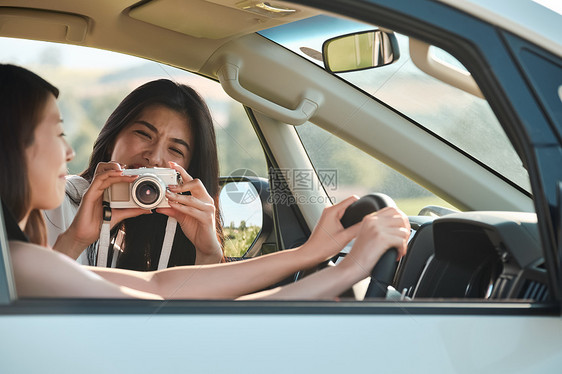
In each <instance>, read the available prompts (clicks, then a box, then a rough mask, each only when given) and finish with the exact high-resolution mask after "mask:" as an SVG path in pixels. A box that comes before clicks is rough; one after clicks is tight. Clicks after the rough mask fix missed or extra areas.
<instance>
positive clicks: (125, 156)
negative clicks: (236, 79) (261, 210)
mask: <svg viewBox="0 0 562 374" xmlns="http://www.w3.org/2000/svg"><path fill="white" fill-rule="evenodd" d="M122 167H126V168H132V169H136V168H140V167H145V168H153V167H160V168H166V167H169V168H174V169H175V170H176V171H177V172H178V173H179V174H180V175H181V177H182V180H183V183H182V184H181V185H179V186H177V187H174V186H169V187H168V192H167V196H166V198H167V200H168V201H170V202H171V203H170V207H169V208H159V209H156V211H155V212H154V214H147V213H150V211H147V210H143V209H139V208H127V209H113V212H112V217H111V226H112V227H113V229H112V233H111V238H110V240H106V239H105V238H107V237H108V236H109V235H110V234H109V233H108V232H106V231H109V227H106V226H105V225H104V226H103V228H102V233H101V235H102V237H103V238H104V241H102V242H99V243H98V242H97V240H98V238H99V235H100V231H99V222H100V220H101V212H102V201H101V195H100V194H98V195H97V196H96V198H93V197H91V196H92V194H94V192H93V190H94V189H101V192H103V190H105V189H106V188H108V187H109V186H111V185H113V184H115V183H123V182H126V183H130V182H132V181H133V180H134V177H123V176H121V175H118V174H115V173H116V172H120V171H121V168H122ZM81 176H82V178H84V179H85V182H86V183H83V182H82V181H81V180H80V179H79V178H78V177H77V178H74V181H72V180H71V181H70V182H69V183H70V184H71V185H70V186H69V187H70V188H69V190H70V192H69V194H68V196H67V199H66V200H65V204H64V205H63V206H61V207H60V208H59V209H57V210H56V211H54V212H47V213H46V214H47V217H48V221H49V222H59V225H57V226H55V225H50V226H49V227H50V234H51V241H54V240H55V239H56V241H54V244H53V248H55V249H57V250H59V251H61V252H63V253H66V254H68V255H70V256H71V257H73V258H77V257H78V256H79V255H80V254H81V253H82V252H83V251H84V249H86V247H87V251H86V253H84V256H85V257H86V258H87V262H86V264H89V265H97V266H102V267H105V266H113V267H120V268H126V269H132V270H155V269H157V268H165V267H168V266H177V265H191V264H194V263H195V264H204V263H217V262H219V261H220V259H221V258H222V251H221V244H222V243H221V242H222V226H221V224H220V222H221V220H220V210H219V209H218V157H217V148H216V140H215V133H214V127H213V125H212V119H211V114H210V112H209V109H208V108H207V106H206V105H205V103H204V101H203V100H202V99H201V97H200V96H199V95H198V94H197V93H196V92H195V91H194V90H193V89H192V88H190V87H188V86H186V85H182V84H178V83H175V82H172V81H170V80H166V79H160V80H155V81H152V82H148V83H146V84H144V85H142V86H140V87H138V88H137V89H135V90H134V91H133V92H131V93H130V94H129V95H127V97H125V99H123V101H122V102H121V103H120V104H119V105H118V106H117V108H116V109H115V111H114V112H113V113H112V114H111V115H110V116H109V119H108V120H107V122H106V124H105V126H104V127H103V128H102V130H101V131H100V135H99V136H98V139H97V140H96V142H95V144H94V150H93V153H92V156H91V157H90V163H89V165H88V167H87V168H86V170H85V171H84V172H83V173H82V175H81ZM88 184H91V187H89V188H88V190H85V188H86V187H87V186H88ZM76 188H79V189H80V190H81V191H79V192H78V193H77V194H76V193H75V190H76ZM188 191H189V195H185V196H184V195H182V193H185V192H188ZM72 195H76V196H74V197H73V196H72ZM82 195H83V197H82ZM74 215H75V217H74ZM65 223H67V224H65ZM176 223H177V224H178V225H177V227H176ZM104 230H106V231H104ZM110 242H111V248H112V250H111V251H110V254H109V256H108V258H107V259H106V256H105V254H104V253H105V251H107V250H108V249H106V248H105V246H106V245H109V244H110ZM92 243H94V244H93V245H92ZM100 245H103V247H104V248H100ZM163 253H165V254H166V257H163V258H168V256H169V260H168V261H164V262H162V261H160V257H161V256H164V254H163ZM168 254H169V255H168ZM84 256H83V257H84ZM100 256H101V257H100ZM106 261H107V262H106Z"/></svg>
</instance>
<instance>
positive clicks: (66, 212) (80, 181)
mask: <svg viewBox="0 0 562 374" xmlns="http://www.w3.org/2000/svg"><path fill="white" fill-rule="evenodd" d="M89 186H90V184H89V183H88V181H87V180H85V179H84V178H82V177H80V176H78V175H70V176H68V177H67V178H66V194H65V195H64V201H63V202H62V204H61V206H59V207H58V208H56V209H53V210H46V211H44V212H43V214H44V217H45V223H46V224H47V241H48V243H49V245H50V246H51V247H52V246H53V245H54V244H55V242H56V241H57V238H58V236H59V235H60V234H62V233H63V232H65V231H66V230H67V229H68V227H69V226H70V224H71V223H72V220H74V217H75V216H76V212H77V211H78V207H79V206H80V201H82V196H84V193H85V192H86V190H87V189H88V187H89ZM76 261H77V262H78V263H80V264H82V265H91V264H89V263H88V256H87V253H86V250H84V251H83V252H82V253H81V254H80V256H78V258H77V259H76Z"/></svg>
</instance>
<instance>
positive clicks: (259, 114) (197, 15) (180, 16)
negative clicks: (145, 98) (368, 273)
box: [0, 0, 562, 373]
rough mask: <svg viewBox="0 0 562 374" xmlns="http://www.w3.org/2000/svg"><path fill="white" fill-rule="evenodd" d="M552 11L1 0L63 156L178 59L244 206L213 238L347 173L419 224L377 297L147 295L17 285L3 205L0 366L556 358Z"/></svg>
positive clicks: (277, 229) (484, 4) (559, 103)
mask: <svg viewBox="0 0 562 374" xmlns="http://www.w3.org/2000/svg"><path fill="white" fill-rule="evenodd" d="M561 25H562V9H561V7H560V4H559V2H557V1H550V2H548V1H541V2H539V1H536V2H534V1H529V0H516V1H508V0H497V1H493V2H492V1H484V0H470V1H469V0H455V1H453V0H442V1H437V0H433V1H432V0H371V1H356V0H347V1H343V0H341V1H340V0H331V1H314V0H303V1H294V2H281V1H276V0H275V1H268V2H261V1H259V0H247V1H241V0H148V1H139V2H135V1H127V0H102V1H95V2H94V1H66V0H50V1H48V2H46V1H40V0H27V1H17V0H0V63H4V62H12V63H18V64H20V65H23V66H26V67H28V68H30V69H31V70H33V71H35V72H36V73H38V74H39V75H41V76H44V77H45V78H47V79H48V80H49V81H51V82H52V83H53V84H55V85H56V86H59V87H61V89H62V96H61V98H60V100H59V101H60V105H61V111H62V112H63V115H64V117H65V123H66V125H67V126H68V127H69V129H68V130H67V131H68V133H69V134H68V135H69V139H70V141H71V143H72V144H73V146H74V148H75V149H76V150H77V157H76V160H75V161H74V162H73V163H72V164H71V165H70V167H71V172H75V173H77V172H79V171H80V170H81V168H82V167H84V165H85V162H86V160H87V156H88V151H89V149H90V148H91V141H92V137H95V135H96V131H97V128H96V127H95V126H98V128H99V126H101V124H103V122H104V121H105V118H106V117H107V115H108V114H109V111H111V109H112V108H114V107H115V105H116V104H117V103H118V102H119V101H120V99H121V98H122V97H123V96H124V94H125V93H127V92H128V91H130V90H131V89H132V88H134V87H136V86H137V85H139V84H140V83H141V82H143V81H146V80H150V79H153V78H154V77H162V76H164V77H172V78H174V79H177V80H182V81H186V82H189V84H191V85H193V86H194V87H196V88H197V90H198V91H199V92H201V93H202V95H203V96H204V97H205V99H206V100H207V101H208V102H209V105H210V107H211V109H212V111H213V116H214V119H215V125H216V128H217V134H218V135H217V136H218V142H219V151H220V152H221V154H220V158H219V159H220V163H221V173H222V175H223V176H224V179H223V183H224V185H225V187H224V188H223V192H224V193H223V194H222V196H221V206H222V210H223V216H224V221H225V227H226V226H230V227H231V228H232V229H233V231H236V230H239V229H240V230H241V229H242V226H244V229H245V228H246V226H252V227H254V228H255V227H257V229H256V230H255V231H254V233H255V235H254V236H253V237H252V239H251V240H250V241H249V242H248V244H247V245H245V246H244V247H243V248H240V247H239V243H238V244H236V245H234V244H232V243H231V247H228V243H227V249H228V250H229V251H230V252H228V255H229V257H232V258H233V259H236V260H244V259H246V258H250V257H254V256H259V255H261V254H263V253H268V252H273V251H281V250H284V249H287V248H292V247H294V246H296V245H299V244H301V243H302V242H304V241H305V240H306V238H307V237H308V235H309V234H310V232H311V230H312V228H313V227H314V226H315V224H316V222H317V221H318V219H319V217H320V214H321V212H322V210H323V208H324V207H326V206H329V205H330V204H331V203H332V202H333V201H339V200H340V199H342V198H343V197H345V196H348V195H350V194H357V195H359V196H362V195H367V194H370V193H376V192H382V193H384V194H386V195H388V196H390V197H392V198H393V199H394V201H395V202H396V204H397V205H398V207H400V208H402V209H403V210H404V211H405V212H406V213H407V214H408V215H409V216H410V222H411V225H412V235H411V239H410V242H409V248H408V254H407V255H406V256H405V257H404V258H403V259H402V260H401V261H400V263H399V264H398V267H397V269H393V268H390V267H388V269H385V270H388V271H390V276H389V279H387V280H386V281H388V283H389V284H390V286H392V287H391V288H389V289H388V290H387V292H386V297H384V296H385V294H384V293H383V294H382V295H373V294H371V293H370V291H366V290H365V286H366V284H368V282H369V279H367V280H366V281H364V282H361V283H359V284H357V285H356V286H355V287H354V288H353V289H351V290H349V291H348V292H347V293H346V294H344V295H342V296H341V298H339V299H338V300H332V301H329V300H319V301H282V302H281V301H276V302H271V301H270V302H264V301H230V300H221V301H216V300H214V301H211V300H174V301H166V302H158V301H149V300H100V299H19V298H18V295H17V294H16V292H15V288H14V281H13V277H12V271H11V263H10V256H9V250H8V248H7V246H6V243H7V235H6V232H5V230H4V225H3V224H2V225H0V247H1V256H0V265H1V266H0V335H1V339H0V372H2V373H31V372H47V373H90V372H91V373H105V372H121V373H123V372H126V373H145V372H146V373H147V372H151V373H153V372H163V373H167V372H193V373H205V372H212V373H215V372H229V373H231V372H235V373H239V372H240V373H259V372H266V373H287V372H318V373H331V372H343V373H349V372H357V373H360V372H381V373H389V372H400V373H402V372H407V373H425V372H431V373H450V372H461V373H498V372H514V373H555V372H559V371H560V370H561V369H560V368H562V338H561V337H562V319H561V301H562V274H561V271H562V269H561V266H562V264H561V262H560V259H561V258H562V26H561ZM32 41H33V42H32ZM35 41H42V42H41V43H39V44H38V42H35ZM45 42H49V43H51V42H54V43H60V44H63V45H62V46H61V45H58V44H46V43H45ZM365 48H366V49H365ZM102 50H105V51H112V52H116V53H119V55H117V54H115V53H112V54H110V53H108V52H104V51H102ZM32 53H33V54H32ZM124 55H128V56H135V60H134V62H131V61H133V60H130V59H127V57H126V56H124ZM30 56H33V57H30ZM100 56H101V57H100ZM139 59H142V60H139ZM139 61H142V63H141V62H139ZM86 68H87V69H86ZM85 71H88V73H87V74H86V73H85ZM65 92H67V94H65ZM100 108H101V109H100ZM1 183H9V181H1ZM258 196H259V199H257V197H258ZM242 222H244V223H242ZM229 224H230V225H229ZM341 256H345V250H344V252H343V253H342V254H341V255H340V256H339V257H341ZM333 261H335V262H337V261H338V258H334V259H333ZM326 266H329V265H326ZM303 270H305V269H303ZM308 271H309V270H307V271H303V272H301V273H298V274H295V276H294V277H291V278H290V279H287V280H286V281H285V282H292V281H294V280H295V279H298V278H300V277H303V276H306V274H307V272H308ZM383 281H384V280H383ZM373 296H378V297H373Z"/></svg>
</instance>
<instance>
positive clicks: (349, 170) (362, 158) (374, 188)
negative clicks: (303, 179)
mask: <svg viewBox="0 0 562 374" xmlns="http://www.w3.org/2000/svg"><path fill="white" fill-rule="evenodd" d="M296 129H297V132H298V134H299V137H300V139H301V141H302V143H303V145H304V147H305V148H306V150H307V153H308V156H309V157H310V160H311V162H312V164H313V165H314V167H315V169H316V171H317V173H318V175H319V177H320V181H321V182H322V183H323V185H324V188H325V190H326V192H327V193H328V196H330V198H331V199H332V200H333V201H334V202H337V201H341V200H343V199H345V198H346V197H347V196H349V195H350V194H355V195H357V196H363V195H365V194H367V193H371V192H382V193H385V194H387V195H389V196H392V198H393V199H394V200H395V202H396V204H397V205H398V206H399V207H400V209H402V210H403V211H404V213H406V214H408V215H417V214H418V213H419V212H420V211H421V210H422V209H423V208H424V207H426V206H428V205H434V206H440V207H445V208H449V209H453V210H458V209H457V208H456V207H455V206H453V205H451V204H450V203H448V202H446V201H445V200H443V199H441V198H439V197H438V196H436V195H435V194H433V193H432V192H430V191H428V190H427V189H425V188H423V187H421V186H420V185H418V184H417V183H415V182H414V181H412V180H410V179H408V178H407V177H405V176H404V175H402V174H400V173H399V172H397V171H396V170H394V169H392V168H391V167H389V166H387V165H385V164H384V163H382V162H380V161H378V160H377V159H376V158H374V157H372V156H371V155H369V154H367V153H365V152H363V151H361V150H360V149H358V148H357V147H354V146H352V145H351V144H349V143H347V142H345V141H343V140H342V139H340V138H338V137H336V136H334V135H333V134H330V133H329V132H327V131H326V130H323V129H322V128H320V127H318V126H316V125H314V124H312V123H306V124H304V125H301V126H297V127H296Z"/></svg>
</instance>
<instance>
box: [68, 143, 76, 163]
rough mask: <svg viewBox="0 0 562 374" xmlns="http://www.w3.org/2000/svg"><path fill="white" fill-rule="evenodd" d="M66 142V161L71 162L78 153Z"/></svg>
mask: <svg viewBox="0 0 562 374" xmlns="http://www.w3.org/2000/svg"><path fill="white" fill-rule="evenodd" d="M65 143H66V162H70V161H72V159H73V158H74V156H76V153H75V152H74V149H73V148H72V147H71V146H70V144H68V142H66V140H65Z"/></svg>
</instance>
